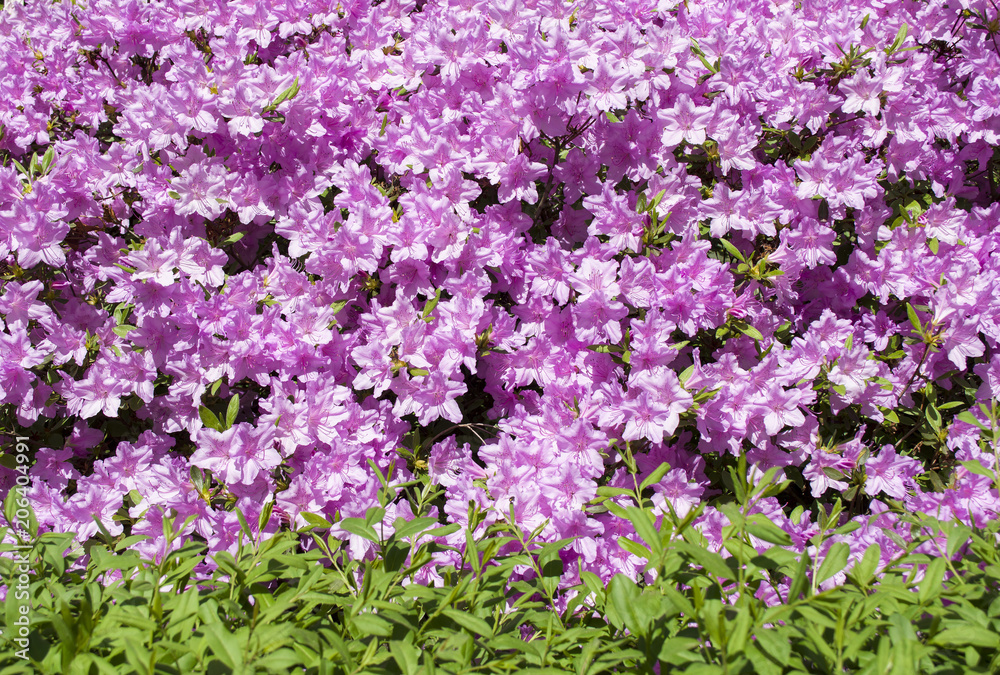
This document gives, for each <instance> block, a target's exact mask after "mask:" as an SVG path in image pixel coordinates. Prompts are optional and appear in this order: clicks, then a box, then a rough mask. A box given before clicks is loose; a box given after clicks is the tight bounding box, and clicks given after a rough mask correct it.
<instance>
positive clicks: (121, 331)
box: [111, 324, 136, 338]
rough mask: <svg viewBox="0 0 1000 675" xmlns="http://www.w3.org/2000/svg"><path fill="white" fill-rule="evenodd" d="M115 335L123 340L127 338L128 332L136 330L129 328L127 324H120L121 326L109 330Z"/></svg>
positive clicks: (132, 327)
mask: <svg viewBox="0 0 1000 675" xmlns="http://www.w3.org/2000/svg"><path fill="white" fill-rule="evenodd" d="M111 330H112V331H113V332H114V334H115V335H117V336H118V337H120V338H125V337H127V336H128V334H129V332H130V331H133V330H136V327H135V326H130V325H128V324H122V325H121V326H115V327H114V328H112V329H111Z"/></svg>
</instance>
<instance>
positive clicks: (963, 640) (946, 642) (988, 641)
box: [929, 623, 1000, 649]
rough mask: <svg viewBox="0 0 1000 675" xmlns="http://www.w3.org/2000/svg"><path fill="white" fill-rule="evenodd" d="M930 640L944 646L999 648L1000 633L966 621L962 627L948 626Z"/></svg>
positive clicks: (934, 643)
mask: <svg viewBox="0 0 1000 675" xmlns="http://www.w3.org/2000/svg"><path fill="white" fill-rule="evenodd" d="M929 642H930V643H931V644H933V645H940V646H942V647H964V646H966V645H969V646H973V647H986V648H994V649H995V648H997V647H1000V634H997V633H995V632H994V631H992V630H990V629H988V628H983V627H982V626H977V625H976V624H972V623H966V624H965V625H963V626H962V627H961V628H947V629H945V630H943V631H941V632H940V633H938V634H937V635H935V636H934V637H932V638H931V639H930V640H929Z"/></svg>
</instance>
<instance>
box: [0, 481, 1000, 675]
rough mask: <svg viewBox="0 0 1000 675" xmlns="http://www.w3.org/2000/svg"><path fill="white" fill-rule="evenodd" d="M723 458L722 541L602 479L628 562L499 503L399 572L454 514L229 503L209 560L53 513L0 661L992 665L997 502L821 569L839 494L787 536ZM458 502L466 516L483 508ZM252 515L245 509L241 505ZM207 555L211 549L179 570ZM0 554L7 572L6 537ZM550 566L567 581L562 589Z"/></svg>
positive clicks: (758, 490)
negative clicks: (594, 552) (726, 500)
mask: <svg viewBox="0 0 1000 675" xmlns="http://www.w3.org/2000/svg"><path fill="white" fill-rule="evenodd" d="M733 477H734V480H737V481H738V482H739V483H740V487H741V488H743V493H742V494H743V498H742V499H741V500H740V502H739V503H731V504H728V505H725V506H724V507H723V509H722V510H723V512H724V513H725V514H726V516H727V518H728V519H729V524H728V525H726V526H725V528H724V530H723V536H724V541H725V542H726V543H725V549H726V553H727V554H728V555H724V554H723V552H720V551H715V550H712V548H711V547H709V546H708V545H707V543H706V541H705V539H704V537H703V536H702V534H701V533H700V532H698V531H697V530H696V529H695V528H694V527H692V523H693V522H694V519H695V518H696V516H697V514H698V512H699V509H695V510H694V511H692V512H691V513H689V514H686V516H685V517H684V518H679V517H676V515H674V514H671V516H670V517H667V518H662V519H661V522H659V523H657V522H656V521H655V520H654V518H653V516H652V515H651V514H650V512H649V510H648V509H641V508H638V507H635V506H631V507H627V508H623V507H621V506H619V505H617V504H614V502H613V501H610V500H609V504H614V505H613V507H612V508H613V510H616V511H617V510H621V511H622V512H623V514H624V515H625V517H627V518H628V519H629V520H630V521H631V522H632V524H633V526H634V528H635V531H636V532H637V533H638V535H639V537H641V540H625V539H622V540H620V541H621V543H623V546H624V547H626V548H627V549H628V550H629V551H630V552H633V553H634V554H635V555H638V556H639V557H641V558H643V559H645V561H646V562H647V567H646V569H645V574H644V575H641V577H644V578H645V579H646V582H645V583H643V582H640V583H636V582H634V581H632V580H631V579H629V578H627V577H625V576H623V575H617V576H615V577H613V578H611V579H610V580H609V582H608V583H606V584H605V583H603V582H602V580H601V579H600V578H599V577H598V576H597V575H595V574H592V573H589V572H582V573H577V572H576V571H575V570H573V569H567V567H570V568H571V567H572V565H567V564H566V563H565V561H564V558H563V557H561V556H560V551H563V550H565V547H566V545H567V543H568V542H567V541H559V542H545V543H543V542H539V541H537V540H536V539H535V536H536V535H537V532H536V533H533V534H532V535H525V534H524V533H523V532H521V531H520V530H519V529H518V528H515V527H513V526H512V525H511V523H512V522H513V521H512V520H507V521H506V522H504V521H501V522H499V523H497V524H495V525H493V526H491V527H490V528H486V529H484V528H482V527H479V528H478V530H479V531H483V532H484V536H482V537H481V538H479V539H475V538H473V537H472V536H471V534H467V535H466V538H465V540H466V543H467V545H466V549H465V552H464V554H463V557H462V561H461V565H460V566H458V567H455V566H454V565H453V566H450V567H445V568H441V569H440V570H439V571H440V577H439V578H438V579H437V583H436V584H426V583H419V582H418V580H419V579H420V578H421V577H419V576H417V575H418V574H419V573H420V572H421V570H424V568H425V567H427V566H428V565H429V564H431V560H432V557H433V556H434V554H435V553H437V552H440V551H443V550H446V549H447V548H448V547H446V546H444V545H442V544H440V543H438V541H437V540H436V539H435V537H439V536H441V535H443V534H447V533H448V532H454V531H456V530H457V526H447V527H445V528H442V527H441V526H440V525H439V523H438V522H437V520H436V519H434V518H426V517H419V518H416V519H414V520H412V521H409V522H407V521H404V520H402V519H400V520H397V521H396V523H395V528H394V530H395V531H394V532H393V533H391V534H387V533H386V532H384V531H383V528H381V527H380V525H379V523H380V522H381V520H382V517H383V514H384V511H383V510H382V509H381V508H376V509H372V511H371V512H370V513H369V514H368V516H367V517H366V518H356V519H346V520H344V521H342V523H341V525H340V526H341V527H342V528H343V530H345V531H347V532H350V533H351V534H353V535H355V536H356V537H359V538H361V539H362V540H365V541H367V542H369V543H371V544H372V545H373V546H374V547H375V550H376V554H375V555H374V556H370V557H371V559H370V560H366V561H358V560H353V559H351V557H350V556H349V555H348V552H349V547H346V546H345V543H344V542H343V541H341V540H340V539H338V538H336V537H335V536H334V535H332V534H331V533H330V532H329V531H328V530H329V528H330V524H329V523H328V522H326V521H325V519H323V518H320V517H318V516H313V517H310V518H309V519H308V522H309V525H308V526H307V527H305V528H303V529H302V530H300V531H299V532H297V533H295V532H289V531H281V532H278V533H277V534H275V535H274V536H272V537H271V538H269V539H265V540H261V539H259V538H257V537H255V536H254V535H253V530H252V529H251V527H250V526H249V524H246V521H245V519H243V518H241V522H242V523H244V526H243V528H242V530H243V532H241V535H240V541H239V548H238V551H237V555H235V556H234V555H230V554H228V553H219V554H216V555H215V556H214V557H213V558H212V559H211V560H209V558H208V557H207V556H206V547H205V545H204V544H203V543H200V542H197V541H189V542H187V543H183V544H182V543H181V542H180V539H179V538H178V537H177V535H176V534H175V533H176V532H177V531H178V530H179V529H182V528H179V527H177V526H175V525H174V524H173V523H172V522H171V521H169V520H168V521H167V524H166V526H165V531H166V533H167V536H168V539H169V541H170V542H171V543H170V545H169V546H168V548H169V553H166V554H165V555H160V556H158V559H157V560H145V559H142V558H141V557H140V556H139V555H138V554H137V553H135V552H134V551H130V550H129V548H130V547H131V546H133V545H134V544H135V543H136V541H138V540H139V539H141V537H132V538H130V539H129V540H124V541H121V542H119V543H118V544H117V546H116V550H110V549H109V548H107V547H106V546H103V545H93V546H91V547H90V548H89V549H88V551H87V555H88V556H89V557H88V558H85V559H83V558H80V557H79V556H80V555H81V554H82V552H72V550H71V549H70V547H71V544H72V535H71V534H55V533H49V534H42V535H41V536H39V537H38V538H37V540H36V542H35V545H34V549H33V550H32V552H31V555H30V559H31V561H32V570H33V572H32V574H31V584H30V593H29V594H30V602H31V606H32V608H33V609H32V613H31V624H32V625H31V634H30V643H31V644H30V648H29V650H28V655H29V656H30V659H29V660H27V661H25V660H22V659H20V658H18V657H17V656H16V655H15V650H16V649H17V647H15V646H14V645H13V643H11V642H9V641H5V640H6V638H5V637H0V650H3V651H2V652H0V672H2V673H12V674H13V673H288V672H293V671H294V672H306V673H331V674H333V673H337V674H339V673H344V674H347V673H386V674H390V673H391V674H395V673H402V674H404V675H411V674H412V675H417V674H422V673H426V674H430V673H472V672H477V673H480V672H486V673H509V672H518V673H545V672H552V673H555V672H574V673H581V674H582V673H588V674H590V675H597V674H599V673H615V672H618V673H624V672H628V673H652V672H654V670H653V669H654V667H656V666H657V664H659V667H660V669H661V670H660V672H664V673H665V672H681V673H746V674H748V675H749V674H751V673H762V674H764V675H769V674H771V673H773V674H775V675H777V674H779V673H916V672H927V673H945V672H948V673H958V672H963V673H964V672H982V673H988V672H998V671H1000V656H998V654H1000V637H998V636H1000V553H998V550H997V545H996V544H997V536H998V524H997V523H996V522H994V523H992V524H991V525H990V526H989V527H988V528H987V529H972V528H968V527H965V526H958V525H955V524H952V523H949V524H945V523H939V522H937V521H935V520H933V519H930V518H926V517H917V516H911V517H909V519H908V520H907V523H908V525H909V526H910V527H911V528H912V531H911V532H910V533H909V536H910V537H912V539H913V542H912V544H910V545H909V546H908V547H907V552H906V553H905V554H904V555H902V556H901V557H899V558H898V559H895V560H891V561H886V560H884V559H882V558H881V549H880V548H879V546H878V545H877V544H873V545H872V546H871V547H869V549H868V550H867V552H866V553H865V554H864V556H863V557H862V559H861V560H860V562H858V563H857V564H855V565H854V566H853V567H852V568H850V569H848V570H846V577H845V578H844V580H843V583H838V584H837V585H835V586H833V587H832V588H828V589H826V590H823V587H824V584H823V583H822V582H823V581H825V580H828V579H832V578H834V576H835V575H837V574H839V573H841V572H844V570H843V568H844V566H845V563H846V562H847V549H846V545H845V544H842V543H834V544H832V545H830V546H827V545H826V544H825V542H827V541H828V540H829V539H830V538H835V535H836V534H838V530H837V523H838V518H837V515H838V514H837V510H838V507H837V506H835V507H834V508H833V509H832V510H831V512H830V513H828V514H827V513H824V515H825V516H826V517H825V518H821V528H820V530H821V531H820V532H819V533H818V534H816V536H814V537H813V539H812V541H811V542H810V543H812V544H813V545H814V547H815V548H814V549H813V552H811V553H810V552H809V551H808V550H807V552H805V553H803V554H801V555H799V554H795V553H793V552H791V551H789V550H788V549H786V548H784V546H785V545H788V544H789V543H790V541H789V540H788V534H787V533H785V532H784V531H782V530H781V529H779V528H777V527H776V526H775V525H773V524H772V523H770V522H769V521H768V520H767V519H766V518H763V517H761V516H760V515H758V514H751V513H750V511H751V506H752V504H753V502H754V500H756V499H759V498H761V497H762V496H764V495H766V494H768V492H769V491H772V490H773V489H774V488H775V487H776V486H772V484H771V483H772V480H773V476H765V478H764V480H762V481H760V483H759V484H758V485H757V486H750V485H747V484H746V482H745V480H742V479H739V475H738V473H737V472H734V476H733ZM470 516H471V521H470V522H471V523H472V524H473V526H474V530H475V529H476V527H477V526H479V525H481V524H482V522H483V518H484V516H483V514H481V513H479V512H478V511H477V510H475V509H472V510H471V511H470ZM269 518H270V513H269V511H268V510H265V513H264V515H262V516H261V518H260V521H261V522H260V523H259V526H261V527H263V526H265V525H266V523H267V521H268V519H269ZM841 529H842V528H841ZM303 540H306V541H309V542H310V543H311V545H310V546H307V547H304V546H303V545H302V542H303ZM626 541H627V543H625V542H626ZM306 549H308V550H306ZM958 554H961V555H958ZM83 562H85V563H86V564H85V565H82V564H81V565H74V564H73V563H83ZM206 562H212V563H214V566H216V569H215V570H214V572H213V573H212V574H211V576H210V578H207V579H196V576H195V573H196V571H199V570H204V569H205V568H204V565H205V563H206ZM0 573H2V574H3V576H4V578H5V579H9V578H11V574H12V565H11V563H10V561H9V559H0ZM567 578H572V579H575V580H577V581H578V583H577V585H576V586H573V587H571V588H569V589H563V590H560V589H559V585H560V584H559V582H560V579H562V580H563V581H565V580H566V579H567ZM876 578H877V579H878V581H876ZM196 581H197V583H196ZM16 611H17V610H16V607H15V602H14V601H13V600H10V601H8V602H7V603H5V607H4V610H3V611H2V612H0V617H2V618H0V621H2V623H3V626H4V628H3V630H4V635H8V634H9V632H8V630H7V627H8V626H11V624H12V622H13V619H14V618H15V614H14V612H16Z"/></svg>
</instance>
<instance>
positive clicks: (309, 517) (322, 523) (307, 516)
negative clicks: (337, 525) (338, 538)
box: [299, 511, 333, 530]
mask: <svg viewBox="0 0 1000 675" xmlns="http://www.w3.org/2000/svg"><path fill="white" fill-rule="evenodd" d="M299 515H300V516H302V520H304V521H306V522H307V523H308V524H309V525H310V527H321V528H323V529H327V530H328V529H330V528H331V527H333V523H331V522H330V521H329V520H327V519H326V518H324V517H323V516H318V515H316V514H315V513H309V512H307V511H303V512H302V513H300V514H299Z"/></svg>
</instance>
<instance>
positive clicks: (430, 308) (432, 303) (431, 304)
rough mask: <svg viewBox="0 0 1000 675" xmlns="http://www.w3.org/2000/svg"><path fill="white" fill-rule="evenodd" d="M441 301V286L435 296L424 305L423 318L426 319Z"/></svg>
mask: <svg viewBox="0 0 1000 675" xmlns="http://www.w3.org/2000/svg"><path fill="white" fill-rule="evenodd" d="M440 301H441V289H440V288H439V289H437V291H436V292H435V293H434V297H433V298H431V299H430V300H428V301H427V304H425V305H424V313H423V318H424V319H425V320H426V319H427V318H428V317H429V316H430V314H431V312H433V311H434V308H435V307H437V304H438V302H440Z"/></svg>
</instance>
